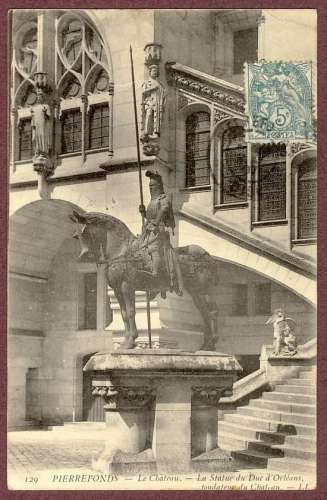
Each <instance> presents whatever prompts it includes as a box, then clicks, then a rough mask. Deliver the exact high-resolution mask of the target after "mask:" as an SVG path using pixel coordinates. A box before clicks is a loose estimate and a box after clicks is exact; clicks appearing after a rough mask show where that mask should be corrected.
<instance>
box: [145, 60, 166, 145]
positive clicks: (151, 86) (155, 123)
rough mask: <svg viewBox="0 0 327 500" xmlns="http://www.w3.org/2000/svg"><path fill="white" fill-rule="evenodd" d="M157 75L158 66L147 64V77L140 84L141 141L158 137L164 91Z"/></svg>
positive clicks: (164, 97) (164, 96)
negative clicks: (141, 91)
mask: <svg viewBox="0 0 327 500" xmlns="http://www.w3.org/2000/svg"><path fill="white" fill-rule="evenodd" d="M158 77H159V67H158V66H157V65H156V64H153V65H151V66H149V78H148V80H146V81H145V82H144V83H143V85H142V89H143V96H142V135H141V141H142V142H149V140H151V139H158V138H159V137H160V127H161V122H162V116H163V110H164V105H165V99H166V91H165V89H164V87H163V86H162V85H161V83H160V82H159V80H158Z"/></svg>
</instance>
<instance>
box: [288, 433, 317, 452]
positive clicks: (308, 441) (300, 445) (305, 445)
mask: <svg viewBox="0 0 327 500" xmlns="http://www.w3.org/2000/svg"><path fill="white" fill-rule="evenodd" d="M284 444H285V445H286V446H289V447H291V448H293V449H294V448H296V449H298V450H308V451H315V450H316V448H317V442H316V436H310V437H304V436H286V437H285V441H284Z"/></svg>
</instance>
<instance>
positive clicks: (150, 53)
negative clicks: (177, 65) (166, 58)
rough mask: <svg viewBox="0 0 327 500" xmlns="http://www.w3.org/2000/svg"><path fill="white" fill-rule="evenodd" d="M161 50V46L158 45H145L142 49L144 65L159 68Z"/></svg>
mask: <svg viewBox="0 0 327 500" xmlns="http://www.w3.org/2000/svg"><path fill="white" fill-rule="evenodd" d="M161 49H162V45H160V44H159V43H147V44H146V46H145V47H144V52H145V64H146V65H147V66H152V65H156V66H159V64H160V61H161Z"/></svg>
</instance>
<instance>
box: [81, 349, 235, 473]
mask: <svg viewBox="0 0 327 500" xmlns="http://www.w3.org/2000/svg"><path fill="white" fill-rule="evenodd" d="M240 369H241V368H240V366H239V364H238V362H237V361H236V359H235V358H234V357H233V356H229V355H226V354H219V353H214V352H207V353H205V352H193V353H192V352H185V351H181V350H173V349H156V350H150V349H144V350H134V351H123V350H120V351H114V352H112V353H108V354H106V353H99V354H95V355H94V356H92V357H91V358H90V360H89V361H88V363H87V364H86V366H85V368H84V370H92V371H95V372H97V373H98V374H99V380H93V394H94V395H98V396H99V395H100V396H102V397H104V399H105V401H106V406H105V410H106V423H107V434H106V442H105V449H104V451H103V453H102V455H101V457H100V459H99V460H98V462H97V463H96V464H94V466H95V467H96V468H97V469H98V470H99V469H101V470H103V471H106V472H108V470H109V471H110V472H113V471H115V470H116V469H115V467H117V465H118V464H117V457H118V456H120V457H121V456H122V454H123V455H124V454H126V456H127V455H128V454H129V456H131V455H133V454H134V457H135V458H134V462H135V463H134V464H133V463H132V462H131V460H130V459H128V460H127V459H126V472H127V471H131V466H132V469H133V466H134V467H135V464H136V462H137V458H136V457H137V456H138V455H140V454H142V453H143V454H148V456H149V457H150V458H149V460H150V462H151V463H152V462H153V461H154V462H155V467H156V469H157V472H159V473H165V472H170V473H172V472H173V473H184V472H188V471H192V470H194V469H196V468H197V463H195V462H194V460H193V459H196V457H198V456H199V455H203V454H205V453H208V452H211V451H212V450H215V449H217V432H218V411H217V405H218V401H219V398H220V396H221V395H222V394H223V393H224V392H225V391H226V390H229V389H230V388H231V387H232V384H233V382H234V380H235V378H236V373H237V371H239V370H240ZM90 390H91V388H90ZM151 449H152V452H151ZM142 456H143V455H142ZM207 462H208V463H209V462H210V460H209V459H206V463H207ZM152 465H153V464H152ZM119 469H120V470H123V469H124V464H123V463H122V459H121V458H120V460H119Z"/></svg>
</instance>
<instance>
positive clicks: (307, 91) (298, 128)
mask: <svg viewBox="0 0 327 500" xmlns="http://www.w3.org/2000/svg"><path fill="white" fill-rule="evenodd" d="M245 89H246V90H245V93H246V107H247V114H248V117H249V130H248V132H247V138H248V141H249V142H259V143H267V142H280V141H291V142H297V141H302V142H303V141H310V140H311V139H312V138H313V132H314V131H313V119H312V65H311V63H310V62H283V61H278V62H269V61H264V60H263V61H260V62H257V63H249V64H246V70H245Z"/></svg>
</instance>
